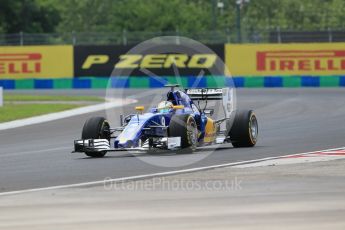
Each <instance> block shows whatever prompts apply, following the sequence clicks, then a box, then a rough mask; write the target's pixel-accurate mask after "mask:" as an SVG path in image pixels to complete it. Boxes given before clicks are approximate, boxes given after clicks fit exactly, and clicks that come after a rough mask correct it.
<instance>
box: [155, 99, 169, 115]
mask: <svg viewBox="0 0 345 230" xmlns="http://www.w3.org/2000/svg"><path fill="white" fill-rule="evenodd" d="M172 107H173V103H171V102H170V101H162V102H160V103H159V104H158V106H157V109H158V112H159V113H169V111H170V109H172Z"/></svg>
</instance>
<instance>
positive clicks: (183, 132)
mask: <svg viewBox="0 0 345 230" xmlns="http://www.w3.org/2000/svg"><path fill="white" fill-rule="evenodd" d="M167 87H170V90H169V91H168V93H167V96H166V99H165V100H164V101H162V102H161V103H159V105H158V106H157V107H154V108H151V109H150V110H149V111H148V112H146V113H144V110H145V108H144V107H143V106H137V107H135V109H136V111H137V113H135V114H130V115H127V116H125V117H123V116H122V115H121V116H120V123H121V126H120V127H117V128H111V127H110V125H109V123H108V121H107V120H106V119H105V118H104V117H92V118H90V119H88V120H87V121H86V122H85V124H84V127H83V131H82V139H81V140H75V141H74V152H83V153H85V154H86V155H87V156H90V157H103V156H104V155H105V154H106V153H107V152H109V151H157V150H175V151H176V152H177V153H179V151H181V152H182V151H183V152H193V151H194V150H196V149H197V148H199V147H202V146H206V145H214V144H222V143H227V142H231V143H232V145H233V146H234V147H252V146H254V145H255V144H256V142H257V137H258V122H257V118H256V116H255V114H254V112H253V111H252V110H242V111H233V95H232V94H233V90H231V89H229V88H223V89H219V88H202V89H200V88H198V89H186V90H185V91H184V92H183V91H181V90H176V89H175V88H176V87H179V85H167ZM214 100H216V101H221V107H222V110H223V112H224V115H223V116H222V117H221V118H220V119H212V118H211V117H212V115H213V113H214V109H208V108H207V107H208V106H207V102H208V101H214ZM200 102H203V103H204V107H203V108H201V105H200ZM231 121H232V122H231ZM231 123H233V124H232V126H231ZM221 124H222V127H223V126H225V128H224V129H223V130H222V129H221ZM224 124H225V125H224Z"/></svg>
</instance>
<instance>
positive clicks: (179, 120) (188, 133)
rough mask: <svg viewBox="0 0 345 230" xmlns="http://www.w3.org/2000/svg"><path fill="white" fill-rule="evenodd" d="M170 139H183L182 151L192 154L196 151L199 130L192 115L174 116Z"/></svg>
mask: <svg viewBox="0 0 345 230" xmlns="http://www.w3.org/2000/svg"><path fill="white" fill-rule="evenodd" d="M168 134H169V137H181V149H182V150H181V151H179V152H178V153H191V152H193V151H194V150H195V149H196V146H197V142H198V129H197V125H196V122H195V120H194V117H193V116H192V115H190V114H181V115H174V116H173V117H172V118H171V120H170V123H169V129H168Z"/></svg>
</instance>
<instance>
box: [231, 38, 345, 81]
mask: <svg viewBox="0 0 345 230" xmlns="http://www.w3.org/2000/svg"><path fill="white" fill-rule="evenodd" d="M225 62H226V65H227V67H228V68H229V71H230V73H231V74H232V75H233V76H326V75H328V76H330V75H345V43H314V44H270V45H269V44H263V45H230V44H226V45H225Z"/></svg>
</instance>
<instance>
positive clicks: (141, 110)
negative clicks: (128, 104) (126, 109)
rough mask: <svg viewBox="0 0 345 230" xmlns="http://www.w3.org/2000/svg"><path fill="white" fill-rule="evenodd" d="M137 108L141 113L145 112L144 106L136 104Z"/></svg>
mask: <svg viewBox="0 0 345 230" xmlns="http://www.w3.org/2000/svg"><path fill="white" fill-rule="evenodd" d="M135 110H136V111H138V112H139V113H143V111H144V110H145V107H144V106H136V107H135Z"/></svg>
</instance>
